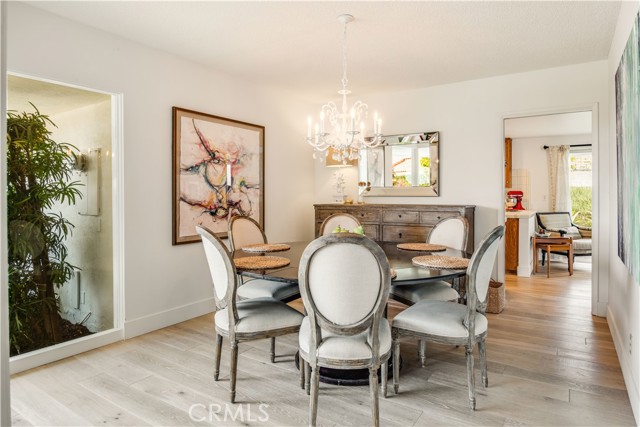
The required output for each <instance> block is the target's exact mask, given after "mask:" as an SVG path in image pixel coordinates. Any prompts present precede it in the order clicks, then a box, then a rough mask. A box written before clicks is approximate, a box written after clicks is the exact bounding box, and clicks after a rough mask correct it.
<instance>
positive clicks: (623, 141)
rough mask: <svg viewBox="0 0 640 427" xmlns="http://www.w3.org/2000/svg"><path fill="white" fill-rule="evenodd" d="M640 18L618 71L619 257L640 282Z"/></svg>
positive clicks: (639, 17) (616, 79)
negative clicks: (639, 216)
mask: <svg viewBox="0 0 640 427" xmlns="http://www.w3.org/2000/svg"><path fill="white" fill-rule="evenodd" d="M639 25H640V14H638V15H637V16H636V19H635V23H634V25H633V28H632V30H631V35H630V36H629V40H627V45H626V47H625V50H624V52H623V54H622V59H621V60H620V65H619V66H618V70H617V71H616V77H615V90H616V152H617V164H618V177H617V178H618V256H619V257H620V259H621V260H622V261H623V262H624V264H625V265H626V266H627V268H628V269H629V271H630V272H631V275H632V276H633V278H634V279H635V281H636V282H640V221H639V220H638V215H639V212H640V192H639V191H638V188H640V179H639V176H640V174H638V171H639V170H640V143H639V142H638V138H639V137H640V115H639V111H638V110H639V103H640V82H639V80H640V68H639V66H640V56H639V55H640V52H639V45H640V38H639V36H640V34H639V32H638V27H639Z"/></svg>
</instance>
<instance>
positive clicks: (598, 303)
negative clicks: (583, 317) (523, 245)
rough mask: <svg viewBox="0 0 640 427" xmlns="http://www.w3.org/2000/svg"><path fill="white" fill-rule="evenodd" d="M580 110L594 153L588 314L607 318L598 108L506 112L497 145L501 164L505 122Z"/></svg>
mask: <svg viewBox="0 0 640 427" xmlns="http://www.w3.org/2000/svg"><path fill="white" fill-rule="evenodd" d="M581 111H591V116H592V120H591V126H592V129H591V145H592V153H593V177H594V179H593V187H592V188H593V190H592V200H593V210H592V217H593V237H592V246H593V256H592V260H593V262H592V264H591V265H592V271H591V314H593V315H595V316H600V317H605V316H606V315H607V305H608V299H609V294H608V291H609V287H608V284H607V281H606V280H600V273H601V271H600V258H601V257H600V250H599V246H600V242H601V241H603V242H605V243H607V241H606V236H605V234H603V233H602V231H601V230H602V229H603V227H601V224H600V221H601V218H600V169H601V168H600V166H601V165H600V135H599V132H600V125H599V123H600V109H599V105H598V103H597V102H594V103H591V104H581V105H573V106H566V107H555V108H548V109H535V110H528V111H520V112H513V113H505V114H503V115H502V117H501V119H502V120H501V125H502V141H501V142H500V143H501V145H502V164H503V165H504V162H505V159H506V153H505V151H504V139H505V138H506V135H505V134H504V121H505V120H507V119H515V118H521V117H532V116H546V115H551V114H561V113H577V112H581ZM504 178H505V176H504V167H503V168H502V185H501V186H500V189H501V190H500V191H501V194H500V200H504ZM498 221H499V223H500V224H504V223H505V211H504V209H501V210H499V212H498ZM501 246H502V251H501V252H502V260H501V262H502V264H501V266H502V267H501V271H502V272H503V273H504V240H503V241H502V242H501ZM605 258H606V257H602V259H603V261H604V262H606V259H605ZM603 267H604V268H603V270H604V271H602V273H603V274H607V273H608V271H606V270H607V269H608V266H607V264H605V265H603Z"/></svg>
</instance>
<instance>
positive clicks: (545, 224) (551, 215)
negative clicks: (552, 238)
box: [536, 212, 572, 230]
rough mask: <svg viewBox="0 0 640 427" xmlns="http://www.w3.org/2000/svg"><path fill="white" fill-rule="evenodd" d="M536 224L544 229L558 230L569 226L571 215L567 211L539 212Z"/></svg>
mask: <svg viewBox="0 0 640 427" xmlns="http://www.w3.org/2000/svg"><path fill="white" fill-rule="evenodd" d="M536 216H537V217H538V224H539V225H540V227H542V228H544V229H545V230H558V229H560V228H566V227H571V225H572V224H571V215H570V214H569V212H539V213H537V214H536Z"/></svg>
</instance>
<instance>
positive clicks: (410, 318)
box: [392, 225, 504, 410]
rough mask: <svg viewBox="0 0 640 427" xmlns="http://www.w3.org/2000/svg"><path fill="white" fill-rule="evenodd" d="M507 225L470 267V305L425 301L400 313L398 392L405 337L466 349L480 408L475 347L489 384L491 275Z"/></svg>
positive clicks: (395, 326) (395, 328)
mask: <svg viewBox="0 0 640 427" xmlns="http://www.w3.org/2000/svg"><path fill="white" fill-rule="evenodd" d="M503 235H504V226H502V225H500V226H498V227H496V228H494V229H493V230H492V231H491V232H490V233H489V234H488V235H487V236H486V237H485V238H484V239H483V240H482V242H481V243H480V246H479V247H478V249H477V250H476V251H475V252H474V253H473V256H472V257H471V260H470V261H469V266H468V267H467V274H466V278H467V286H468V290H467V305H466V306H465V305H463V304H457V303H454V302H447V301H428V300H425V301H421V302H419V303H417V304H414V305H413V306H411V307H409V308H407V309H406V310H404V311H403V312H401V313H400V314H398V315H397V316H396V317H395V318H394V319H393V323H392V334H393V346H394V368H393V389H394V391H395V392H396V393H398V389H399V384H400V383H399V381H400V378H399V374H400V372H399V370H398V368H397V366H398V365H397V363H399V362H400V341H399V338H400V337H403V336H410V337H417V338H418V339H420V340H427V341H432V342H436V343H440V344H451V345H456V346H465V349H466V357H467V385H468V388H469V405H470V406H471V409H473V410H475V409H476V396H475V375H474V360H473V347H474V346H475V344H476V343H477V344H478V352H479V353H480V370H481V372H482V383H483V385H484V386H485V387H487V386H488V385H489V380H488V377H487V356H486V348H485V338H486V336H487V330H488V321H487V318H486V317H485V310H486V308H487V294H488V290H489V281H490V279H491V272H492V271H493V266H494V263H495V259H496V254H497V251H498V245H499V242H500V238H501V237H502V236H503Z"/></svg>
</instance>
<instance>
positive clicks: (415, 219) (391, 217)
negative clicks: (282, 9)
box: [382, 211, 420, 224]
mask: <svg viewBox="0 0 640 427" xmlns="http://www.w3.org/2000/svg"><path fill="white" fill-rule="evenodd" d="M382 222H392V223H398V222H401V223H407V224H418V223H419V222H420V214H419V213H418V212H411V211H385V212H383V213H382Z"/></svg>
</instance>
